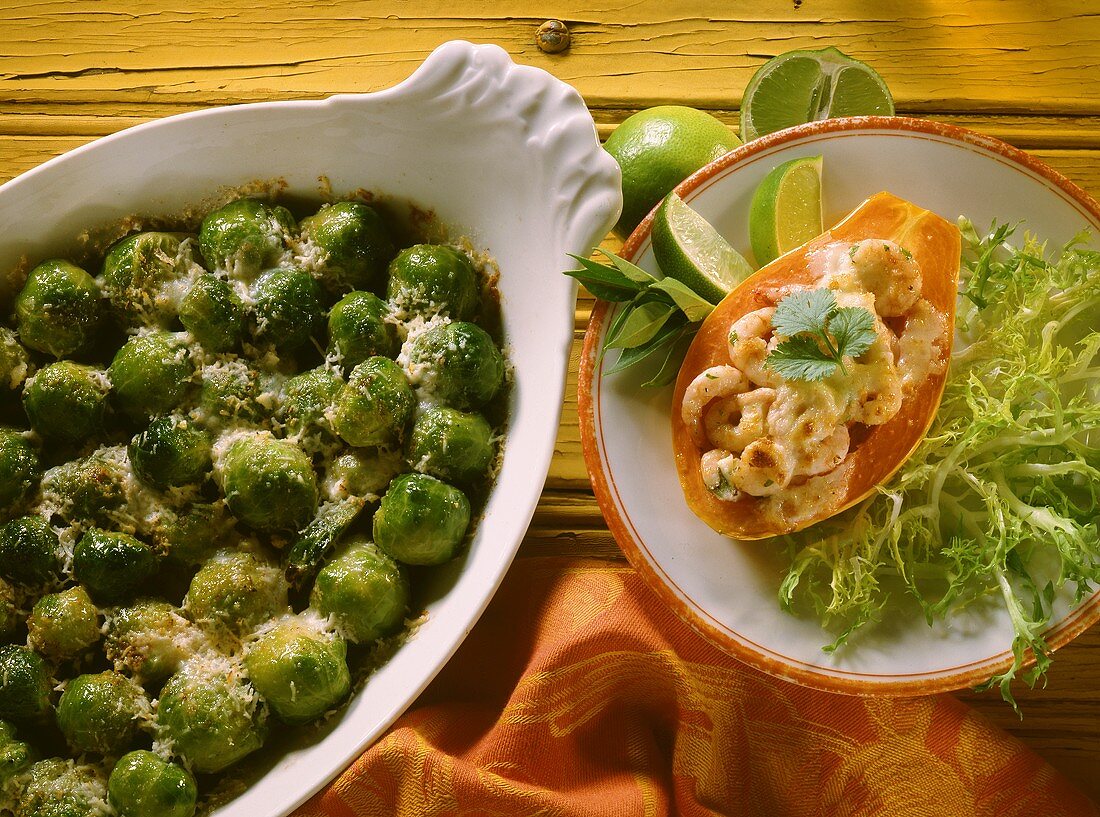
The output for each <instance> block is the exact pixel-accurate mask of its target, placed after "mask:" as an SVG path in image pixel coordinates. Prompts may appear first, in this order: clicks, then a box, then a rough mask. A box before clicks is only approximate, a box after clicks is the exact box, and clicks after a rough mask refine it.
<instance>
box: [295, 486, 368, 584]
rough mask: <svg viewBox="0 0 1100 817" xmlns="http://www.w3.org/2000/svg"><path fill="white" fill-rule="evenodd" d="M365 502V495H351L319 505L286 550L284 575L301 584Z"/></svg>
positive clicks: (317, 565)
mask: <svg viewBox="0 0 1100 817" xmlns="http://www.w3.org/2000/svg"><path fill="white" fill-rule="evenodd" d="M366 504H367V502H366V500H365V499H362V498H361V497H356V496H352V497H348V498H347V499H341V500H338V501H336V502H330V503H328V504H326V505H323V506H321V509H320V510H319V511H318V512H317V516H316V517H315V518H314V520H313V521H312V522H310V523H309V526H308V527H307V528H306V529H305V530H304V531H302V535H301V537H299V539H298V541H297V542H295V543H294V544H293V545H291V546H290V548H289V549H288V550H287V554H286V577H287V579H288V580H289V581H291V582H293V583H295V584H300V583H301V582H302V581H303V579H304V578H306V577H307V576H311V575H313V573H314V571H316V570H317V568H318V567H319V566H320V564H321V561H322V560H323V559H324V558H325V555H326V554H327V553H328V551H329V550H330V549H331V548H332V546H333V545H334V544H336V541H337V540H338V539H339V538H340V537H341V536H343V535H344V533H345V532H346V531H347V529H348V528H350V527H351V523H352V522H354V521H355V517H357V516H358V515H359V512H360V511H361V510H363V508H364V506H366Z"/></svg>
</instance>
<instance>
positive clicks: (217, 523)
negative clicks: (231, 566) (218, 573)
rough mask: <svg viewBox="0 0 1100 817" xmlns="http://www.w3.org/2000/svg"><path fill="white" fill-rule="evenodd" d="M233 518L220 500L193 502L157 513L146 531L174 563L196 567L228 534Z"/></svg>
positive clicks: (212, 552)
mask: <svg viewBox="0 0 1100 817" xmlns="http://www.w3.org/2000/svg"><path fill="white" fill-rule="evenodd" d="M233 525H234V520H233V518H232V517H231V516H230V515H229V514H228V513H226V511H225V506H224V504H223V503H221V502H196V503H193V504H192V505H189V506H188V507H187V508H185V509H183V510H181V511H179V512H175V511H167V512H166V513H163V514H161V517H160V518H159V519H158V520H157V523H156V525H155V526H154V527H153V529H152V531H150V534H149V535H150V537H151V539H152V541H153V545H154V547H155V548H156V550H157V551H158V552H160V553H165V554H167V556H168V559H169V560H171V561H172V562H173V563H174V564H177V565H188V566H192V567H194V566H198V565H201V564H202V563H203V562H205V561H206V560H207V559H209V558H210V557H211V556H212V555H213V554H214V552H215V551H216V550H218V548H220V547H223V546H224V544H225V541H224V540H225V539H226V537H228V536H231V535H232V529H233Z"/></svg>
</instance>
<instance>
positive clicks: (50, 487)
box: [42, 448, 128, 526]
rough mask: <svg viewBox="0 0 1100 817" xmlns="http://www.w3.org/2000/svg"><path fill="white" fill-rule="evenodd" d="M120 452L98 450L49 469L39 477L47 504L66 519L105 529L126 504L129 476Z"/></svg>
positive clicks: (116, 450) (110, 449) (111, 449)
mask: <svg viewBox="0 0 1100 817" xmlns="http://www.w3.org/2000/svg"><path fill="white" fill-rule="evenodd" d="M113 452H118V456H116V455H115V454H114V453H113ZM121 453H122V449H115V448H108V449H101V450H100V451H98V452H96V453H94V454H91V455H89V456H87V457H82V458H81V459H78V460H70V461H69V462H66V463H62V464H61V465H58V466H56V467H54V468H51V469H50V470H49V471H47V472H46V474H45V476H43V477H42V497H43V499H44V500H45V502H46V504H48V505H51V506H53V507H54V508H56V509H57V511H58V513H60V514H61V516H63V517H64V518H65V519H67V520H70V521H76V522H82V523H85V524H89V523H91V524H100V525H104V526H107V525H108V524H109V523H110V522H111V521H112V519H113V518H114V516H115V515H116V512H118V511H119V510H120V509H121V508H122V507H123V505H124V504H125V502H126V480H127V476H128V475H127V468H126V463H125V459H123V458H122V457H121Z"/></svg>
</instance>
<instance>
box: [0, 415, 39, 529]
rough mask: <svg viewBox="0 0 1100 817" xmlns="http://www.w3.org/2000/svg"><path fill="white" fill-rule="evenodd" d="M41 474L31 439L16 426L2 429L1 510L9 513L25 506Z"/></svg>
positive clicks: (0, 464)
mask: <svg viewBox="0 0 1100 817" xmlns="http://www.w3.org/2000/svg"><path fill="white" fill-rule="evenodd" d="M41 477H42V469H41V467H40V466H39V463H38V453H37V452H36V451H35V450H34V446H33V445H31V442H30V440H28V439H27V438H26V437H25V436H24V435H23V434H22V433H21V432H19V431H16V430H15V429H13V428H0V508H2V509H3V510H2V511H0V513H2V514H4V516H6V515H7V514H8V513H11V512H12V511H14V510H15V509H16V508H17V507H18V506H19V505H22V504H23V502H24V501H26V499H27V498H28V497H29V496H30V495H31V491H33V490H34V489H35V486H37V485H38V480H39V479H40V478H41Z"/></svg>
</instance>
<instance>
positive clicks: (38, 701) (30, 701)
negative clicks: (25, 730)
mask: <svg viewBox="0 0 1100 817" xmlns="http://www.w3.org/2000/svg"><path fill="white" fill-rule="evenodd" d="M52 691H53V679H52V678H51V677H50V668H49V667H48V666H47V665H46V662H45V661H43V660H42V656H40V655H39V654H38V653H36V652H35V651H34V650H32V649H30V648H29V647H19V646H16V645H15V644H7V645H5V646H3V647H0V718H14V719H15V720H29V719H32V718H39V717H41V716H42V715H45V714H46V713H47V712H49V710H50V692H52Z"/></svg>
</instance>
